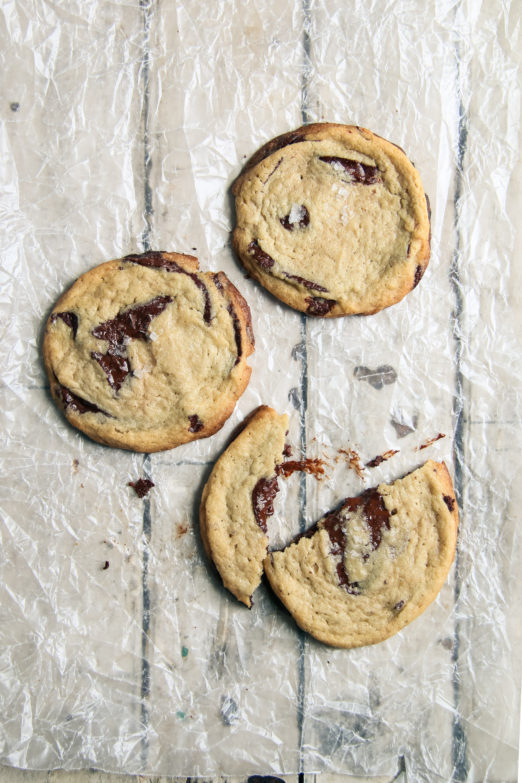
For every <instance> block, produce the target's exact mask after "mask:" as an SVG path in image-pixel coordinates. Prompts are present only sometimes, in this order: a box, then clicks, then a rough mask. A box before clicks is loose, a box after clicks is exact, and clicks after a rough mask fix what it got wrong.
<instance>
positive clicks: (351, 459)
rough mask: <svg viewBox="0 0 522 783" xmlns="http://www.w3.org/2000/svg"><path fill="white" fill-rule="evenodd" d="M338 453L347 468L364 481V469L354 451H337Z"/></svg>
mask: <svg viewBox="0 0 522 783" xmlns="http://www.w3.org/2000/svg"><path fill="white" fill-rule="evenodd" d="M338 453H339V454H340V455H342V456H343V457H344V458H345V461H346V462H347V464H348V467H349V468H351V469H352V470H354V471H355V472H356V473H357V475H358V476H359V478H360V479H364V467H363V465H362V462H361V458H360V457H359V455H358V453H357V452H356V451H355V449H338Z"/></svg>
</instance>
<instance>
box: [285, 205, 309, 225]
mask: <svg viewBox="0 0 522 783" xmlns="http://www.w3.org/2000/svg"><path fill="white" fill-rule="evenodd" d="M305 217H306V210H305V208H304V206H303V205H302V204H292V207H291V209H290V214H289V215H288V222H289V223H290V224H291V225H292V226H293V225H295V224H296V223H300V222H301V221H302V220H304V219H305Z"/></svg>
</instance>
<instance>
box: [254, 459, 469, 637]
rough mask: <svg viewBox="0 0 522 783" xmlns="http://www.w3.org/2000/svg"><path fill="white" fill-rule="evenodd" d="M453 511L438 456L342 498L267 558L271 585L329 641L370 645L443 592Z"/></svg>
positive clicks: (452, 543)
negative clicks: (333, 508) (357, 494)
mask: <svg viewBox="0 0 522 783" xmlns="http://www.w3.org/2000/svg"><path fill="white" fill-rule="evenodd" d="M457 526H458V511H457V503H456V500H455V494H454V491H453V486H452V483H451V479H450V476H449V474H448V471H447V469H446V466H445V465H444V463H437V462H433V461H428V462H426V463H425V464H424V465H423V466H422V467H421V468H419V469H418V470H415V471H413V473H410V474H408V475H407V476H405V477H404V478H402V479H399V480H397V481H395V482H393V484H390V485H386V484H380V485H379V486H378V487H377V488H376V489H371V490H367V491H366V492H364V493H363V494H362V495H361V496H360V497H356V498H347V499H346V500H345V501H344V503H343V504H342V505H341V507H340V508H338V509H337V510H336V511H333V512H331V513H330V514H327V515H326V516H325V517H323V518H322V519H321V520H320V521H319V522H318V523H317V525H315V526H314V527H313V528H312V529H311V530H309V531H308V532H307V533H305V534H304V535H302V536H300V537H299V538H298V539H296V541H294V542H293V543H292V544H290V545H289V546H288V547H286V548H285V549H284V550H282V551H278V552H272V553H270V554H269V555H267V557H266V558H265V561H264V569H265V572H266V574H267V576H268V579H269V581H270V584H271V586H272V588H273V590H274V591H275V593H276V594H277V595H278V596H279V598H280V599H281V601H282V602H283V603H284V604H285V606H286V607H287V609H288V610H289V612H290V613H291V614H292V615H293V617H294V619H295V620H296V622H297V623H298V625H300V626H301V628H303V629H304V630H305V631H307V632H308V633H310V634H311V635H312V636H314V637H315V638H316V639H319V640H320V641H322V642H325V643H326V644H331V645H333V646H335V647H359V646H361V645H366V644H375V643H376V642H380V641H382V640H384V639H387V638H388V637H389V636H391V635H392V634H394V633H396V632H397V631H400V630H401V628H404V626H405V625H407V624H408V623H410V622H411V621H412V620H414V619H415V618H416V617H417V616H418V615H419V614H420V613H421V612H423V611H424V610H425V609H426V607H427V606H428V604H430V603H431V602H432V601H433V600H434V599H435V598H436V596H437V594H438V593H439V591H440V589H441V587H442V585H443V583H444V581H445V579H446V576H447V574H448V571H449V568H450V566H451V563H452V562H453V558H454V555H455V547H456V541H457Z"/></svg>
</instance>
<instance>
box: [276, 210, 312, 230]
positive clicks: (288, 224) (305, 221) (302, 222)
mask: <svg viewBox="0 0 522 783" xmlns="http://www.w3.org/2000/svg"><path fill="white" fill-rule="evenodd" d="M291 217H292V213H291V212H290V213H289V214H288V215H285V216H284V217H282V218H279V222H280V223H281V225H282V226H283V228H286V230H287V231H293V230H294V229H295V228H306V227H307V226H309V225H310V213H309V212H308V210H307V208H306V207H305V205H304V204H301V205H300V206H299V213H298V215H296V217H297V218H298V219H297V220H292V221H290V218H291Z"/></svg>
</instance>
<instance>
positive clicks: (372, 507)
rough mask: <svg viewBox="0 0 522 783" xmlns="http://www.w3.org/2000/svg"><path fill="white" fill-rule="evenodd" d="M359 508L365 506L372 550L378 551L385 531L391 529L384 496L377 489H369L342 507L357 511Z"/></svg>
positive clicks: (347, 501) (347, 499) (345, 502)
mask: <svg viewBox="0 0 522 783" xmlns="http://www.w3.org/2000/svg"><path fill="white" fill-rule="evenodd" d="M359 506H363V514H364V518H365V521H366V524H367V525H368V527H369V528H370V542H371V546H372V549H377V547H378V546H379V544H380V543H381V539H382V531H383V529H384V528H386V529H388V530H389V529H390V513H389V511H388V509H387V508H386V506H385V505H384V501H383V499H382V495H381V494H380V493H379V492H377V490H376V489H367V490H366V492H363V494H362V495H360V496H359V497H358V498H346V500H345V501H344V503H343V506H342V507H343V509H347V510H348V511H355V509H357V508H358V507H359Z"/></svg>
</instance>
